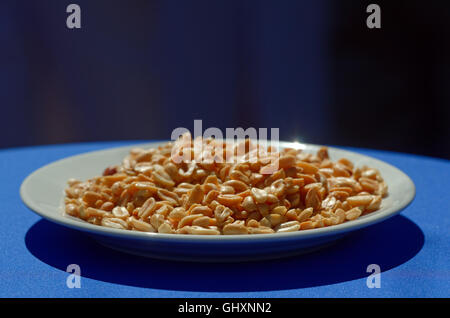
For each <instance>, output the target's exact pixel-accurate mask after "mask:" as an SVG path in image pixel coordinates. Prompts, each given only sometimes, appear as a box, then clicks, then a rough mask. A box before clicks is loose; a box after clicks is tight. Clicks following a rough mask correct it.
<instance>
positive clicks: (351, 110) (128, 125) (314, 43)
mask: <svg viewBox="0 0 450 318" xmlns="http://www.w3.org/2000/svg"><path fill="white" fill-rule="evenodd" d="M70 3H76V4H78V5H80V7H81V25H82V28H81V29H72V30H71V29H68V28H67V27H66V18H67V16H68V15H69V14H68V13H66V7H67V5H68V4H70ZM370 3H376V4H378V5H380V7H381V25H382V27H381V29H368V28H367V26H366V18H367V16H368V15H369V14H368V13H366V7H367V5H368V4H370ZM449 35H450V1H370V2H369V1H335V0H317V1H313V0H311V1H301V0H292V1H287V0H280V1H275V0H270V1H269V0H255V1H245V0H221V1H218V0H191V1H189V0H154V1H125V0H121V1H118V0H114V1H113V0H108V1H93V0H91V1H83V0H71V1H62V0H52V1H50V0H39V1H12V0H7V1H4V0H3V1H1V2H0V41H1V42H0V43H1V46H0V97H1V99H0V105H1V106H0V107H1V111H2V112H1V114H2V116H1V118H2V120H1V125H0V136H1V137H0V147H1V148H5V147H13V146H26V145H38V144H51V143H65V142H80V141H99V140H119V139H170V134H171V132H172V130H173V129H174V128H176V127H180V126H182V127H186V128H188V129H192V128H193V121H194V119H202V120H203V128H204V129H206V128H208V127H219V128H221V129H224V130H225V128H226V127H232V128H235V127H243V128H248V127H255V128H261V127H266V128H271V127H278V128H280V137H281V139H283V140H298V141H304V142H310V143H320V144H329V145H341V146H356V147H366V148H376V149H387V150H394V151H401V152H410V153H418V154H423V155H429V156H436V157H442V158H447V159H448V158H450V129H449V124H450V114H449V104H450V95H449V93H450V55H449V53H450V52H449V42H450V38H449Z"/></svg>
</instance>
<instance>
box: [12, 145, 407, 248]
mask: <svg viewBox="0 0 450 318" xmlns="http://www.w3.org/2000/svg"><path fill="white" fill-rule="evenodd" d="M166 142H168V141H150V142H142V143H133V144H129V145H125V146H117V147H109V148H105V149H98V150H91V151H87V152H83V153H79V154H76V155H72V156H68V157H64V158H61V159H58V160H54V161H52V162H49V163H47V164H46V165H44V166H42V167H40V168H38V169H36V170H34V171H33V172H31V173H30V174H29V175H28V176H27V177H26V178H25V179H24V180H23V182H22V183H21V185H20V191H19V192H20V197H21V200H22V202H23V203H24V204H25V206H26V207H28V208H29V209H30V210H31V211H32V212H33V213H36V214H37V215H39V216H41V217H42V218H44V219H46V220H49V221H51V222H54V223H57V224H59V225H63V226H66V227H69V228H72V229H75V230H79V231H82V232H87V233H89V234H95V235H102V236H112V237H121V238H128V239H138V240H145V241H155V242H156V241H161V240H162V241H171V242H174V243H175V242H191V243H192V242H205V243H206V242H213V243H219V242H243V241H273V240H305V239H309V238H315V237H320V236H331V235H339V234H342V233H346V232H351V231H355V230H358V229H361V228H364V227H367V226H370V225H373V224H376V223H380V222H382V221H384V220H386V219H388V218H391V217H393V216H394V215H396V214H398V213H400V212H401V211H403V210H404V209H405V208H407V207H408V206H409V205H411V203H412V202H413V201H414V198H415V196H416V186H415V184H414V182H413V181H412V179H411V178H410V177H409V176H408V175H407V174H406V173H404V172H403V171H402V170H400V169H399V168H397V167H396V166H394V165H392V164H390V163H387V162H385V161H383V160H380V159H377V158H374V157H371V156H368V155H365V154H361V153H359V152H356V151H351V150H346V149H342V148H338V147H333V146H325V147H327V148H328V149H330V150H332V151H334V150H337V151H339V152H343V153H344V155H345V153H350V154H356V155H358V156H360V157H363V158H366V159H370V160H371V161H376V162H378V163H381V164H383V165H387V166H389V167H390V168H391V169H394V170H396V172H397V173H400V174H401V175H402V177H404V178H405V179H406V180H407V181H408V183H409V184H410V186H411V192H410V193H409V197H408V198H407V200H406V201H405V202H404V203H403V204H402V205H401V206H400V207H398V208H397V209H394V210H392V211H389V210H388V211H376V212H373V213H371V214H367V215H366V216H365V217H364V218H358V219H356V220H352V221H349V222H344V223H341V224H338V225H333V226H328V227H322V228H317V229H309V230H302V231H296V232H287V233H271V234H267V235H263V234H261V235H255V234H243V235H196V234H183V235H180V234H165V233H149V232H140V231H130V230H123V229H114V228H108V227H104V226H99V225H94V224H91V223H88V222H85V221H82V220H79V219H77V218H74V217H70V216H67V215H64V214H63V213H61V215H58V214H54V213H48V212H46V211H45V209H44V208H41V207H40V206H39V204H38V203H36V202H35V201H34V199H33V198H32V197H31V196H30V195H29V193H27V187H28V185H29V184H30V182H32V180H33V178H34V177H35V176H36V175H38V174H39V173H42V171H45V170H46V169H49V168H50V167H51V166H53V165H57V164H61V163H64V162H65V161H70V160H73V159H80V158H82V157H88V156H89V155H92V154H94V153H100V152H116V151H120V150H123V151H125V150H126V149H132V148H136V147H143V148H150V147H157V146H158V145H162V144H164V143H166ZM278 145H279V146H280V147H294V148H300V149H304V148H307V147H311V146H312V147H321V146H323V145H319V144H310V143H298V142H288V141H279V142H278ZM388 186H389V185H388ZM377 212H381V214H379V213H377Z"/></svg>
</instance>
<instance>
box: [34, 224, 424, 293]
mask: <svg viewBox="0 0 450 318" xmlns="http://www.w3.org/2000/svg"><path fill="white" fill-rule="evenodd" d="M423 243H424V235H423V232H422V231H421V230H420V228H419V227H418V226H417V225H416V224H415V223H413V222H412V221H411V220H409V219H408V218H406V217H404V216H401V215H398V216H395V217H393V218H392V219H389V220H387V221H384V222H382V223H380V224H376V225H373V226H371V227H368V228H366V229H362V230H359V231H357V232H354V233H353V234H351V235H349V236H347V237H345V238H344V239H342V240H341V241H340V242H338V243H337V244H335V245H332V246H330V247H328V248H325V249H322V250H319V251H317V252H313V253H310V254H306V255H301V256H295V257H290V258H285V259H277V260H270V261H263V262H246V263H226V264H222V263H207V264H202V263H190V262H172V261H162V260H155V259H150V258H144V257H140V256H134V255H129V254H125V253H121V252H118V251H115V250H112V249H109V248H106V247H103V246H101V245H100V244H98V243H96V242H95V241H94V240H93V239H91V238H90V237H88V236H87V235H84V234H83V233H81V232H78V231H76V230H72V229H68V228H65V227H62V226H60V225H56V224H53V223H51V222H49V221H46V220H40V221H38V222H36V223H35V224H34V225H33V226H32V227H31V228H30V229H29V230H28V232H27V234H26V237H25V244H26V246H27V248H28V250H29V251H30V253H31V254H33V255H34V256H35V257H37V258H38V259H39V260H41V261H42V262H44V263H46V264H49V265H50V266H53V267H55V268H58V269H60V270H62V271H66V269H67V266H68V265H69V264H78V265H79V266H80V268H81V277H88V278H91V279H96V280H99V281H105V282H110V283H115V284H122V285H128V286H136V287H145V288H154V289H164V290H178V291H198V292H248V291H270V290H284V289H298V288H308V287H314V286H323V285H330V284H336V283H340V282H345V281H350V280H354V279H359V278H363V277H368V275H369V274H370V273H367V272H366V269H367V266H368V265H369V264H378V265H379V266H380V267H381V271H382V272H385V271H388V270H390V269H392V268H394V267H397V266H399V265H401V264H403V263H405V262H407V261H408V260H410V259H411V258H413V257H414V256H415V255H416V254H417V253H418V252H419V251H420V250H421V248H422V246H423ZM68 275H69V274H68Z"/></svg>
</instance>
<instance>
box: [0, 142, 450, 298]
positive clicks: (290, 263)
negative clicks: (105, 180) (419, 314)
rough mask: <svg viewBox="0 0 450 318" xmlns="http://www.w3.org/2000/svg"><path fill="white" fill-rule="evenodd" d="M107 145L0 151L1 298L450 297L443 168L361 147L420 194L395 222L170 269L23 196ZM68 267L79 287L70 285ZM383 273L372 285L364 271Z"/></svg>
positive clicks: (445, 164) (436, 162)
mask: <svg viewBox="0 0 450 318" xmlns="http://www.w3.org/2000/svg"><path fill="white" fill-rule="evenodd" d="M129 143H130V142H103V143H85V144H69V145H53V146H41V147H30V148H16V149H5V150H1V151H0V167H1V171H2V174H1V182H0V186H1V189H0V190H1V191H0V202H1V203H0V206H1V209H0V213H1V214H2V222H1V223H0V224H1V225H0V227H1V229H0V255H1V257H0V297H164V298H166V297H183V298H188V297H225V298H228V297H261V298H263V297H449V296H450V259H449V253H450V240H449V239H450V235H449V233H450V231H449V229H450V217H449V212H450V211H449V208H450V205H449V197H450V196H449V191H450V163H449V161H445V160H440V159H434V158H427V157H421V156H414V155H409V154H400V153H392V152H384V151H374V150H365V149H352V150H355V151H358V152H361V153H363V154H367V155H370V156H373V157H376V158H378V159H381V160H384V161H386V162H388V163H390V164H392V165H395V166H397V167H398V168H400V169H401V170H403V171H404V172H405V173H407V174H408V175H409V176H410V177H411V178H412V180H413V181H414V183H415V185H416V188H417V195H416V198H415V199H414V201H413V203H412V204H411V205H410V206H409V207H408V208H407V209H405V210H404V211H403V212H402V213H401V214H400V215H398V216H395V217H393V218H391V219H389V220H387V221H384V222H382V223H380V224H377V225H374V226H372V227H369V228H367V229H363V230H361V231H358V232H355V233H354V234H352V235H350V236H348V237H347V238H344V239H343V240H342V241H340V242H339V243H337V244H335V245H333V246H331V247H329V248H326V249H323V250H321V251H318V252H315V253H312V254H307V255H303V256H298V257H292V258H287V259H280V260H273V261H264V262H250V263H239V264H199V263H181V262H168V261H160V260H153V259H148V258H142V257H137V256H130V255H127V254H123V253H120V252H116V251H113V250H110V249H108V248H105V247H102V246H100V245H99V244H97V243H96V242H95V241H93V240H91V239H90V238H88V237H87V236H85V235H83V234H82V233H79V232H77V231H75V230H70V229H66V228H64V227H61V226H59V225H55V224H53V223H50V222H48V221H46V220H43V219H42V218H40V217H39V216H37V215H36V214H34V213H32V212H31V211H30V210H28V209H27V208H26V207H25V205H24V204H23V203H22V201H21V200H20V197H19V187H20V184H21V182H22V181H23V179H24V178H25V177H26V176H27V175H28V174H29V173H31V172H32V171H34V170H35V169H37V168H39V167H41V166H42V165H45V164H47V163H49V162H52V161H54V160H57V159H60V158H64V157H67V156H71V155H74V154H78V153H82V152H86V151H92V150H98V149H104V148H109V147H114V146H121V145H125V144H129ZM69 264H78V265H79V266H80V268H81V288H73V289H71V288H68V287H67V285H66V281H67V278H68V276H69V275H70V273H67V272H66V269H67V266H68V265H69ZM370 264H378V265H379V266H380V268H381V271H382V272H381V275H380V283H381V285H380V288H368V286H367V284H366V283H367V278H368V276H369V274H370V273H368V272H367V266H368V265H370Z"/></svg>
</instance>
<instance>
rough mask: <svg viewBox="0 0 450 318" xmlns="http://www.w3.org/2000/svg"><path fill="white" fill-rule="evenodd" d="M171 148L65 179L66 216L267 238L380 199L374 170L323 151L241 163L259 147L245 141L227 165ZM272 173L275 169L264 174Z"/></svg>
mask: <svg viewBox="0 0 450 318" xmlns="http://www.w3.org/2000/svg"><path fill="white" fill-rule="evenodd" d="M201 143H203V144H204V145H212V144H214V146H216V148H215V149H216V153H213V155H214V156H216V157H217V156H224V155H225V153H226V150H225V149H229V148H226V143H225V142H221V144H219V146H220V147H222V146H223V147H222V148H217V146H218V141H216V140H214V139H211V138H210V139H204V140H201ZM173 147H174V144H173V143H167V144H164V145H163V146H159V147H158V148H152V149H141V148H136V149H132V150H131V151H130V153H129V155H128V156H127V157H126V158H125V159H124V160H123V162H122V164H121V165H117V166H111V167H108V168H106V169H105V171H104V172H103V175H102V176H99V177H95V178H93V179H90V180H88V181H84V182H83V181H78V180H73V179H72V180H69V182H68V184H69V187H68V188H67V189H66V197H65V212H66V213H67V214H68V215H71V216H74V217H77V218H80V219H83V220H85V221H87V222H89V223H92V224H96V225H100V226H106V227H111V228H116V229H126V230H136V231H143V232H154V233H173V234H200V235H232V234H269V233H282V232H293V231H299V230H308V229H314V228H320V227H325V226H332V225H337V224H340V223H343V222H346V221H350V220H355V219H357V218H358V217H360V216H361V215H364V214H367V213H370V212H373V211H376V210H377V209H379V207H380V205H381V201H382V198H383V197H385V196H386V195H387V185H386V183H385V182H384V181H383V178H382V177H381V175H380V173H379V171H378V170H376V169H373V168H369V167H365V166H364V167H360V168H356V167H354V166H353V164H352V162H350V161H349V160H347V159H345V158H342V159H340V160H338V161H337V162H332V161H331V160H330V158H329V156H328V150H327V148H326V147H322V148H320V149H319V150H318V151H317V153H316V154H310V153H305V152H303V151H301V150H299V149H293V148H285V149H282V150H280V151H275V150H274V149H272V148H271V147H267V148H266V149H265V150H266V152H262V153H264V155H261V156H259V157H258V160H253V161H250V160H247V161H246V160H245V158H248V157H249V154H250V153H252V152H255V151H259V150H261V146H259V145H255V144H254V143H252V142H251V141H250V140H245V141H242V142H241V143H240V144H238V145H237V146H235V147H234V148H233V149H234V150H233V149H232V152H233V151H235V154H236V149H237V148H239V147H240V148H239V149H245V150H244V156H240V157H239V158H235V159H239V160H235V161H234V162H229V160H227V162H220V160H214V161H212V162H211V161H205V160H203V161H202V160H198V159H199V158H195V159H197V160H195V159H194V160H191V161H189V162H186V161H181V162H180V160H174V156H173ZM186 147H187V148H186ZM193 147H194V141H192V142H189V143H188V144H184V145H183V149H182V152H184V153H186V152H187V151H188V152H189V151H192V149H193ZM217 149H224V151H223V153H221V152H220V151H217ZM228 155H230V154H229V153H228ZM231 156H233V153H231ZM236 157H237V155H236ZM274 158H275V160H274ZM177 162H178V163H177ZM274 162H276V165H274ZM271 167H272V168H273V167H276V169H274V171H272V172H271V173H267V171H264V170H268V169H269V168H271ZM269 170H270V169H269Z"/></svg>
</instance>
